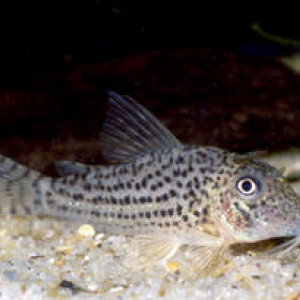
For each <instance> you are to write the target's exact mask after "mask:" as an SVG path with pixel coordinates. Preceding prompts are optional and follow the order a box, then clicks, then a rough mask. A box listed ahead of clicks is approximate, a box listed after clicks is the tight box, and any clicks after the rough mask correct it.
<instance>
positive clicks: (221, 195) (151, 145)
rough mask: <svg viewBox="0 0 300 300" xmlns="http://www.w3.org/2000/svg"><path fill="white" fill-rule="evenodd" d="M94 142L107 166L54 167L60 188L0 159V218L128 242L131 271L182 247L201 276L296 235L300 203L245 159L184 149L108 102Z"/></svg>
mask: <svg viewBox="0 0 300 300" xmlns="http://www.w3.org/2000/svg"><path fill="white" fill-rule="evenodd" d="M101 141H102V144H103V147H102V149H103V151H104V154H105V155H106V158H107V159H108V161H110V162H111V163H112V164H111V165H109V166H90V165H82V164H79V163H74V162H69V161H62V162H58V164H57V167H58V171H59V173H60V175H61V177H59V178H49V177H46V176H43V175H41V174H40V173H38V172H37V171H34V170H30V169H28V168H26V167H25V166H22V165H19V164H17V163H16V162H14V161H12V160H11V159H9V158H6V157H4V156H0V201H1V206H0V209H1V213H2V214H7V213H11V214H19V215H24V214H30V215H37V216H52V217H56V218H62V219H70V220H74V221H78V222H89V223H92V224H94V225H95V227H96V228H97V229H98V230H100V231H103V232H106V233H109V234H127V235H131V236H134V237H135V239H134V246H135V247H134V249H135V252H134V255H133V256H134V257H133V258H132V257H131V259H130V264H133V262H134V261H135V262H137V264H138V265H139V266H148V265H149V264H155V263H158V262H161V261H164V260H167V259H169V258H170V257H172V256H173V255H174V254H175V253H176V252H177V250H178V249H179V248H180V247H181V246H184V245H187V246H190V249H191V251H190V255H191V257H192V258H193V259H194V262H195V265H197V268H199V269H200V270H204V269H208V268H209V267H210V266H211V265H213V263H214V262H215V261H216V260H217V258H218V257H220V255H221V253H223V252H224V249H226V248H227V247H229V246H230V245H231V244H234V243H240V242H255V241H259V240H263V239H268V238H272V237H285V236H295V235H297V234H298V232H299V225H300V217H299V212H300V200H299V197H298V196H297V195H296V194H295V193H294V191H293V190H292V189H291V188H290V187H289V186H288V184H287V183H286V181H285V180H284V178H283V177H282V175H281V173H280V172H279V171H278V170H276V169H274V168H273V167H271V166H269V165H267V164H265V163H263V162H261V161H260V160H258V159H256V158H254V157H252V156H246V155H239V154H236V153H231V152H227V151H225V150H222V149H219V148H215V147H200V146H186V145H182V144H181V143H180V142H179V141H178V140H177V139H176V138H175V137H174V136H173V135H172V134H171V133H170V132H169V131H168V130H167V129H166V128H165V127H164V126H163V125H162V124H161V123H159V121H158V120H157V119H155V118H154V117H153V116H152V115H151V114H150V113H149V112H148V111H147V110H145V109H144V108H143V107H142V106H140V105H139V104H138V103H136V102H135V101H134V100H133V99H131V98H129V97H126V96H124V97H121V96H119V95H117V94H116V93H113V92H110V107H109V110H108V117H107V120H106V122H105V123H104V126H103V132H102V134H101Z"/></svg>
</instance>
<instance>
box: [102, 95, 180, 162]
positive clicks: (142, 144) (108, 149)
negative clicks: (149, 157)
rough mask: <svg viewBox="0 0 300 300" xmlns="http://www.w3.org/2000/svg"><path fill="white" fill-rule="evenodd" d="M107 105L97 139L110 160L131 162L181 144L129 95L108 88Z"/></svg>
mask: <svg viewBox="0 0 300 300" xmlns="http://www.w3.org/2000/svg"><path fill="white" fill-rule="evenodd" d="M108 96H109V107H108V112H107V116H106V119H105V121H104V124H103V127H102V132H101V133H100V141H101V143H102V151H103V154H104V157H105V158H106V159H107V160H108V161H109V162H114V163H117V162H118V163H121V162H122V163H125V162H132V161H134V160H135V159H136V157H138V156H142V155H145V154H147V153H150V152H156V151H166V150H170V149H172V148H178V147H181V146H182V144H181V143H180V142H179V141H178V140H177V139H176V138H175V137H174V135H173V134H172V133H171V132H170V131H169V130H168V129H167V128H166V127H165V126H164V125H162V124H161V123H160V122H159V121H158V120H157V119H156V118H155V117H154V116H153V115H152V114H151V113H150V112H149V111H148V110H146V109H145V108H144V107H143V106H141V105H140V104H138V103H137V102H136V101H135V100H133V99H132V98H131V97H129V96H121V95H119V94H117V93H115V92H112V91H109V93H108Z"/></svg>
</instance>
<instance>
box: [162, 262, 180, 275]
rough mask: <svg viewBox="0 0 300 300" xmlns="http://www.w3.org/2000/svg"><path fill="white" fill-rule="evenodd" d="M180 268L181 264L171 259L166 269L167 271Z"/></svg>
mask: <svg viewBox="0 0 300 300" xmlns="http://www.w3.org/2000/svg"><path fill="white" fill-rule="evenodd" d="M178 268H179V264H178V263H177V262H173V261H170V262H168V263H166V264H165V270H166V271H167V272H171V273H172V272H176V271H177V270H178Z"/></svg>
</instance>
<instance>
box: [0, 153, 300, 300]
mask: <svg viewBox="0 0 300 300" xmlns="http://www.w3.org/2000/svg"><path fill="white" fill-rule="evenodd" d="M299 153H300V152H299V151H296V150H294V151H291V152H286V153H281V154H276V155H271V156H270V155H269V156H267V157H266V159H267V160H268V161H270V162H272V163H273V164H275V165H277V166H279V167H282V166H287V168H286V174H287V175H288V174H290V173H293V172H294V173H295V174H296V173H297V170H295V165H296V164H295V162H297V161H300V159H299V157H300V154H299ZM291 170H292V171H291ZM288 176H289V175H288ZM294 177H295V176H294ZM294 186H295V188H296V189H297V191H298V192H300V188H299V187H300V185H299V183H298V182H297V181H295V183H294ZM0 240H1V249H0V297H1V298H2V299H42V298H43V299H45V298H56V299H63V298H65V297H68V296H72V297H73V298H74V299H85V298H90V299H133V300H135V299H289V300H295V299H299V298H300V263H299V261H298V260H297V258H298V257H299V255H300V249H296V250H294V251H293V252H292V253H290V256H289V257H286V258H285V259H278V258H276V257H271V256H267V257H261V256H259V255H258V254H259V253H261V252H260V251H263V250H264V249H265V248H268V247H270V246H271V245H270V243H263V244H262V245H253V246H251V247H249V246H247V247H246V246H241V247H239V248H237V249H232V250H231V251H230V253H228V256H227V257H226V260H224V261H223V262H222V263H221V264H220V266H218V267H217V268H216V270H215V271H214V272H213V274H212V276H209V277H206V278H198V279H196V280H186V279H184V278H182V276H181V274H180V272H179V271H178V268H177V267H178V265H177V262H176V259H174V261H173V262H172V263H169V264H167V265H164V266H158V267H156V268H153V269H151V270H130V269H128V268H126V267H125V266H124V265H123V261H124V258H125V257H126V253H128V251H130V247H129V242H130V238H126V237H123V236H106V235H103V234H102V233H100V232H95V231H94V229H93V228H92V227H90V226H82V224H81V225H80V224H72V223H69V222H68V223H66V222H61V221H56V220H51V219H43V220H41V219H37V218H31V219H24V218H15V217H7V218H5V219H2V220H1V222H0Z"/></svg>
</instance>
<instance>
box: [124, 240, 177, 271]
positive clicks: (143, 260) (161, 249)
mask: <svg viewBox="0 0 300 300" xmlns="http://www.w3.org/2000/svg"><path fill="white" fill-rule="evenodd" d="M180 246H181V244H180V243H179V242H178V241H176V239H174V238H172V237H168V236H165V235H159V236H147V235H140V236H136V237H134V239H133V240H132V242H131V247H130V251H131V253H130V255H129V257H128V258H127V259H126V261H125V265H126V266H127V267H133V268H148V267H151V266H153V265H157V264H159V263H162V262H164V261H167V260H168V259H169V258H171V257H172V256H173V255H174V254H175V253H176V251H177V250H178V248H179V247H180Z"/></svg>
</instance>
